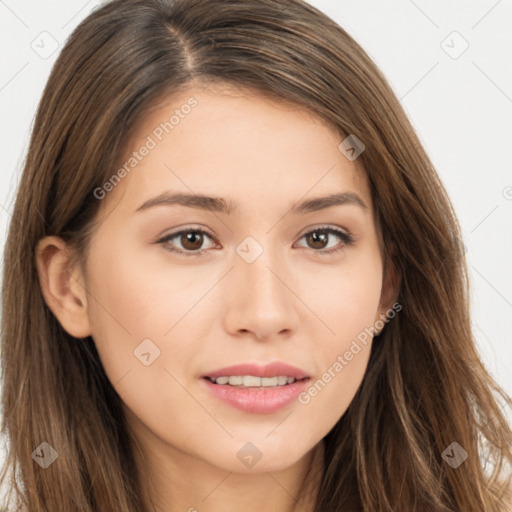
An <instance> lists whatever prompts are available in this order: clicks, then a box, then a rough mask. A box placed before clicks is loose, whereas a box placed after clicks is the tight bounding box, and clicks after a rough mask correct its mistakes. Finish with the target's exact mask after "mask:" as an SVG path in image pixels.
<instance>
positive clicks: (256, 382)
mask: <svg viewBox="0 0 512 512" xmlns="http://www.w3.org/2000/svg"><path fill="white" fill-rule="evenodd" d="M212 380H213V381H214V382H215V383H216V384H220V385H229V386H240V387H274V386H285V385H286V384H292V383H293V382H295V381H296V379H295V378H294V377H286V376H284V375H279V376H277V377H256V376H254V375H231V376H229V377H228V376H223V377H217V378H216V379H212Z"/></svg>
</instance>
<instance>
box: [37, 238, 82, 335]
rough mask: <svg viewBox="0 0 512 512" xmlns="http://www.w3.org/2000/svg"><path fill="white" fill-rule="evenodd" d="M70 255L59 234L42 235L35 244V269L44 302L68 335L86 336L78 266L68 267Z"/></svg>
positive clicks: (80, 274)
mask: <svg viewBox="0 0 512 512" xmlns="http://www.w3.org/2000/svg"><path fill="white" fill-rule="evenodd" d="M70 255H71V251H70V250H69V248H68V246H67V244H66V242H64V240H63V239H62V238H59V237H56V236H48V237H45V238H42V239H41V240H39V242H38V244H37V247H36V266H37V272H38V274H39V282H40V285H41V291H42V293H43V296H44V299H45V301H46V304H47V305H48V307H49V308H50V309H51V310H52V312H53V314H54V315H55V316H56V318H57V320H58V321H59V322H60V324H61V325H62V327H63V328H64V329H65V330H66V332H68V333H69V334H71V336H74V337H76V338H86V337H87V336H90V335H91V326H90V322H89V316H88V314H87V292H86V289H85V282H84V279H83V275H82V271H81V270H80V269H79V266H78V265H77V266H76V268H70Z"/></svg>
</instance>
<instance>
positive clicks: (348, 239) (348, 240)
mask: <svg viewBox="0 0 512 512" xmlns="http://www.w3.org/2000/svg"><path fill="white" fill-rule="evenodd" d="M318 231H322V232H324V233H329V234H333V235H336V236H338V237H339V238H341V240H342V241H343V244H342V245H340V246H339V247H336V248H334V249H329V250H327V251H325V250H315V249H312V250H313V252H316V253H318V254H320V255H322V256H326V255H330V254H333V253H336V252H338V251H341V250H342V249H345V248H346V247H349V246H350V245H352V244H353V243H354V239H353V237H352V236H351V235H350V234H349V233H345V232H344V231H341V230H339V229H336V228H332V227H329V226H322V227H317V228H315V229H312V230H311V231H308V232H307V233H304V235H302V236H301V238H300V240H302V239H303V238H304V237H306V236H307V235H310V234H311V233H315V232H318ZM183 233H201V234H202V235H207V236H208V237H210V238H211V239H212V240H215V238H214V237H213V235H211V234H210V233H208V231H205V230H203V229H193V228H188V229H182V230H181V231H176V232H175V233H171V234H169V235H166V236H164V237H163V238H161V239H160V240H158V241H157V243H159V244H164V245H165V247H164V248H165V249H166V250H167V251H170V252H174V253H178V254H183V255H184V256H196V257H201V256H204V255H205V253H206V251H207V250H208V249H202V250H200V251H182V250H178V249H174V248H171V246H170V245H168V242H169V240H172V239H173V238H177V237H178V236H180V235H182V234H183ZM215 241H216V240H215Z"/></svg>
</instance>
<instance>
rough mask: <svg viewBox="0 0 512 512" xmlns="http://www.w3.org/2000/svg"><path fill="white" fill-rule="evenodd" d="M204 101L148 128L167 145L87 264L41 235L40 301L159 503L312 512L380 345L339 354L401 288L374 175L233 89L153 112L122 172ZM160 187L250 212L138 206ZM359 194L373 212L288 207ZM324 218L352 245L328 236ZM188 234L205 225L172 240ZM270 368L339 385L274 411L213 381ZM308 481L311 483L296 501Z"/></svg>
mask: <svg viewBox="0 0 512 512" xmlns="http://www.w3.org/2000/svg"><path fill="white" fill-rule="evenodd" d="M191 97H194V98H195V100H197V106H195V107H194V108H193V109H191V110H190V113H188V114H187V115H184V116H183V117H180V121H179V123H178V124H176V126H174V127H173V129H172V131H170V132H169V133H168V134H166V135H165V136H164V137H163V138H162V140H161V141H158V140H157V139H156V138H155V136H154V135H152V137H153V139H154V140H156V141H157V144H156V147H154V148H152V149H151V150H150V151H149V152H148V154H147V155H146V156H144V157H143V158H142V159H141V161H140V162H138V164H137V166H136V167H135V168H134V169H133V170H132V171H131V172H130V173H129V174H127V175H126V176H125V177H123V179H122V180H121V181H120V182H119V183H118V184H117V185H116V186H115V187H113V189H112V190H110V191H108V192H107V193H106V194H105V197H104V198H103V199H101V204H100V210H99V213H98V220H99V225H98V229H97V231H96V232H95V233H94V235H93V238H92V240H91V246H90V253H89V256H88V259H87V261H86V271H85V272H82V269H81V268H80V267H79V266H78V265H77V266H75V267H74V268H71V269H67V262H68V255H69V252H68V251H67V250H66V249H67V248H66V245H65V243H64V242H63V241H62V240H61V239H60V238H57V237H47V238H45V239H43V240H41V241H40V243H39V246H38V251H37V254H38V270H39V275H40V280H41V285H42V289H43V293H44V296H45V299H46V301H47V303H48V305H49V307H50V308H51V309H52V311H53V312H54V314H55V315H56V317H57V318H58V319H59V321H60V323H61V324H62V326H63V327H64V329H66V331H67V332H68V333H70V334H72V335H73V336H76V337H87V336H92V337H93V339H94V342H95V344H96V346H97V348H98V352H99V354H100V357H101V360H102V363H103V366H104V368H105V371H106V373H107V375H108V377H109V379H110V381H111V382H112V384H113V385H114V387H115V389H116V390H117V392H118V393H119V395H120V396H121V398H122V400H123V403H124V408H125V412H126V415H127V420H128V425H129V428H130V431H131V432H132V434H133V435H134V437H135V439H136V440H137V443H138V444H139V445H140V447H141V448H142V451H143V453H144V458H145V461H144V463H143V461H142V460H139V462H138V463H139V464H140V465H141V466H142V465H143V464H144V466H143V467H142V468H141V473H142V475H143V477H145V480H144V482H145V484H146V485H147V487H145V489H146V490H145V494H144V497H145V500H146V501H147V503H148V510H155V511H158V512H178V511H181V512H184V511H190V512H193V511H194V510H197V511H198V512H220V511H222V512H233V511H235V510H236V511H237V512H238V511H240V510H244V512H265V511H268V512H275V511H282V512H291V511H293V510H301V511H312V510H313V504H314V498H315V495H316V490H317V488H318V484H319V481H320V480H319V479H320V477H321V473H322V464H321V462H322V456H323V442H322V439H323V437H324V436H325V435H326V434H327V433H328V432H329V431H330V430H331V429H332V427H333V426H334V425H335V424H336V422H337V421H338V420H339V419H340V417H341V416H342V415H343V414H344V412H345V411H346V409H347V407H348V406H349V404H350V403H351V401H352V399H353V397H354V395H355V393H356V391H357V389H358V387H359V385H360V384H361V381H362V379H363V376H364V373H365V370H366V367H367V363H368V358H369V355H370V349H371V344H372V340H371V339H370V340H369V342H368V343H367V344H366V345H361V344H360V345H361V350H360V351H359V352H358V353H357V354H355V355H353V357H352V358H351V359H350V361H347V364H346V365H344V366H343V369H342V371H338V372H336V373H333V370H332V368H333V364H334V363H335V362H336V361H339V359H338V356H340V355H341V356H343V354H345V353H346V352H347V351H348V350H349V349H350V347H351V346H353V345H351V344H352V342H353V341H354V340H355V339H356V337H357V335H358V334H360V333H361V332H362V331H364V329H365V328H368V327H370V326H373V325H374V324H375V322H376V321H377V320H378V319H379V318H382V316H381V315H383V314H384V313H385V312H386V311H388V310H389V308H390V307H391V306H392V304H393V302H394V297H395V292H396V278H395V276H394V274H392V273H391V271H390V272H388V273H387V274H386V275H384V273H383V258H382V252H381V238H380V232H379V229H378V226H376V225H375V222H374V212H373V208H374V207H373V204H372V198H371V193H370V189H369V186H368V183H367V178H366V176H365V174H364V169H363V168H362V166H361V165H360V164H359V161H358V160H357V159H356V160H355V161H350V160H349V159H347V158H346V157H345V155H344V154H342V153H341V152H340V150H339V149H338V145H339V144H340V142H341V140H342V139H341V138H340V136H339V135H338V134H336V133H335V132H334V131H333V130H332V129H331V128H330V127H328V126H327V125H326V124H325V123H324V122H323V121H322V120H321V119H319V118H317V117H316V116H314V115H312V114H309V113H307V112H306V111H304V110H303V109H300V108H297V107H293V106H290V105H288V104H284V103H281V104H277V103H275V102H272V101H270V100H268V99H267V98H265V97H262V96H259V95H255V94H252V93H248V92H245V93H242V92H240V91H235V90H232V89H228V88H227V87H224V88H222V89H221V88H218V87H217V88H213V87H210V88H208V89H203V88H200V87H193V88H190V89H189V90H187V91H185V92H183V93H180V94H179V95H177V96H174V97H172V98H169V100H168V101H166V102H164V103H162V104H161V105H159V106H158V107H156V108H154V109H152V110H151V112H150V113H149V114H148V116H147V117H146V118H145V119H144V121H143V122H142V123H141V125H140V126H139V127H138V129H137V131H136V133H135V136H134V137H133V140H131V141H129V142H130V143H129V145H128V149H127V151H126V154H125V155H123V158H122V159H121V160H120V161H121V165H122V164H123V163H124V162H125V161H126V160H127V159H128V158H129V156H130V155H131V154H132V152H133V151H136V150H137V149H138V148H140V147H141V146H142V145H143V144H145V143H146V142H147V140H148V136H151V134H153V133H154V130H155V127H158V126H159V125H160V123H162V122H164V121H166V120H169V117H170V115H172V113H173V111H174V110H175V109H176V108H180V106H181V105H184V104H185V103H186V102H187V100H188V99H189V98H191ZM187 111H188V109H187ZM165 191H172V192H183V193H186V194H189V193H192V194H204V195H208V196H214V197H219V198H224V199H225V200H226V202H233V203H236V204H237V211H236V212H234V213H231V214H227V213H223V212H213V211H209V210H201V209H197V208H192V207H188V206H184V205H179V204H173V205H169V204H159V205H156V206H152V207H149V208H145V209H142V210H140V211H136V210H137V209H138V208H139V207H140V206H141V205H142V204H143V203H144V202H146V201H147V200H148V199H150V198H154V197H156V196H159V195H160V194H162V193H163V192H165ZM347 192H349V193H352V194H356V195H357V196H358V197H359V198H360V200H361V201H362V202H363V203H364V204H365V205H366V208H364V207H361V206H360V205H358V204H356V203H346V204H340V205H334V206H330V207H327V208H323V209H320V210H317V211H310V212H305V213H292V212H291V209H292V207H293V206H294V205H295V204H297V203H300V202H303V201H305V200H308V199H312V198H317V197H323V196H327V195H330V194H334V193H347ZM326 227H328V228H335V229H338V230H340V231H342V232H344V233H349V234H350V236H352V238H353V242H352V243H346V242H345V241H344V240H343V239H342V238H340V237H339V236H337V235H336V234H334V233H325V232H324V233H323V238H322V232H318V229H319V228H326ZM181 229H188V231H189V232H192V233H194V232H197V229H201V230H205V231H206V232H207V233H208V234H204V235H202V238H201V235H200V234H196V238H195V239H194V238H192V237H191V236H193V235H189V238H186V236H185V235H183V236H175V237H174V238H170V237H168V239H167V240H166V241H164V242H159V241H161V240H162V239H163V237H164V236H166V235H170V234H173V233H176V232H177V231H179V230H181ZM311 232H315V233H318V235H317V239H316V241H315V239H314V235H311V234H310V235H308V233H311ZM306 235H308V236H306ZM249 236H250V237H252V239H253V240H254V242H253V241H251V242H250V244H252V245H248V246H244V245H243V244H242V247H246V248H247V249H248V251H249V252H248V253H247V254H253V255H254V254H256V253H255V252H254V251H257V250H258V248H261V249H262V252H261V254H260V255H259V256H258V257H257V258H256V259H255V260H254V261H252V262H250V263H249V262H248V261H247V260H246V259H244V258H243V257H242V256H241V254H243V253H241V252H237V250H236V249H237V247H239V246H240V244H241V243H242V242H244V241H245V242H247V240H246V238H247V237H249ZM170 248H174V249H175V251H178V252H173V251H171V250H169V249H170ZM334 248H339V249H340V250H338V251H336V252H332V253H330V254H325V252H326V251H328V250H330V249H334ZM179 251H181V252H179ZM199 251H202V255H201V256H197V253H198V252H199ZM185 253H188V254H191V255H189V256H187V255H186V254H185ZM194 253H195V254H194ZM322 253H323V254H322ZM146 339H149V340H151V343H152V344H153V345H148V347H158V350H159V351H160V353H159V356H158V357H156V359H154V361H153V362H152V363H151V364H149V365H147V366H146V365H145V364H143V363H142V362H141V360H140V359H139V358H137V357H136V356H135V355H134V350H136V349H137V347H138V346H140V344H141V342H142V341H143V340H146ZM146 343H147V342H146ZM149 350H150V351H154V350H155V349H154V348H150V349H149ZM146 352H147V351H146ZM155 353H156V352H155ZM152 354H153V352H152ZM151 357H153V356H151ZM146 358H147V357H146ZM273 361H283V362H286V363H288V364H291V365H294V366H296V367H298V368H300V369H302V370H304V371H305V372H307V374H308V375H309V376H310V378H311V383H314V382H316V381H317V380H318V379H322V376H323V375H324V374H325V372H326V371H327V370H328V369H329V368H331V379H330V381H329V382H328V383H327V384H326V385H325V387H324V388H323V389H321V391H319V392H318V393H317V394H315V396H310V400H309V401H308V402H307V403H301V402H300V401H299V400H294V401H293V402H292V403H291V404H289V405H287V406H285V407H284V408H282V409H280V410H278V411H277V412H273V413H268V414H257V413H251V412H247V411H242V410H240V409H237V408H235V407H233V406H232V405H230V404H227V403H225V402H223V401H221V400H220V399H219V398H217V397H216V396H214V395H212V393H211V392H210V391H209V390H208V389H207V388H206V386H205V382H204V379H202V377H203V376H204V375H205V374H207V373H208V372H211V371H212V370H215V369H218V368H222V367H224V366H228V365H232V364H237V363H242V362H250V363H257V364H265V363H268V362H273ZM248 442H250V443H252V444H253V445H254V446H256V447H257V449H258V451H259V452H260V453H261V459H259V460H258V462H257V463H256V464H254V466H252V467H248V466H247V465H246V464H244V463H243V462H242V461H241V459H240V458H239V456H237V455H238V454H239V451H240V450H241V448H242V447H244V446H245V445H246V443H248ZM306 475H307V477H306V482H307V483H308V484H311V488H312V490H311V492H310V493H309V494H307V495H306V496H305V497H303V498H301V499H297V498H298V496H299V492H300V490H301V489H302V487H301V483H302V480H303V478H304V477H305V476H306ZM152 507H154V508H152Z"/></svg>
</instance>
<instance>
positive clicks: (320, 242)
mask: <svg viewBox="0 0 512 512" xmlns="http://www.w3.org/2000/svg"><path fill="white" fill-rule="evenodd" d="M329 235H335V236H336V237H337V238H338V239H341V240H342V242H343V243H342V244H340V245H338V246H336V245H335V246H334V248H331V249H329V250H327V251H326V250H317V251H315V252H317V253H319V254H321V255H326V254H332V253H334V252H337V251H340V250H342V249H344V248H345V247H348V246H350V245H352V244H353V243H354V239H353V237H352V236H351V235H350V234H349V233H346V232H345V231H341V230H340V229H337V228H332V227H328V226H323V227H318V228H315V229H314V230H312V231H308V232H307V233H306V234H304V235H303V236H302V237H301V240H302V239H304V238H305V239H306V241H307V243H308V244H310V247H311V248H312V249H325V247H326V246H327V247H328V241H329ZM331 247H332V246H331Z"/></svg>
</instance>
